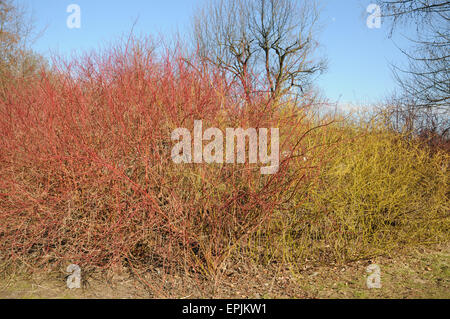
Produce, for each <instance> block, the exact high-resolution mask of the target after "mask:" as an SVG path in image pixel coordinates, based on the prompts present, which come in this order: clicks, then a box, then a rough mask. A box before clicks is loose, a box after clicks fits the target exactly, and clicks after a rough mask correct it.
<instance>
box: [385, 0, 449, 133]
mask: <svg viewBox="0 0 450 319" xmlns="http://www.w3.org/2000/svg"><path fill="white" fill-rule="evenodd" d="M379 4H380V5H381V7H382V12H383V13H384V14H383V16H384V17H386V18H389V19H391V21H392V28H391V35H392V33H393V32H395V31H396V30H397V29H398V28H399V27H401V26H402V25H415V26H416V35H415V38H413V39H410V40H411V42H412V44H413V46H412V47H413V49H412V50H409V51H407V50H402V52H403V53H404V54H405V55H406V56H407V57H408V60H409V65H408V67H407V68H401V67H399V66H395V67H394V75H395V77H396V79H397V82H398V83H399V84H400V87H401V88H402V93H403V96H402V97H401V99H402V101H400V100H399V99H397V102H396V104H397V106H398V108H399V109H398V110H397V111H398V112H406V113H408V114H409V115H408V114H403V115H402V116H403V117H410V118H415V119H416V120H415V121H410V122H411V123H412V124H415V125H413V126H416V128H419V129H421V128H426V129H428V130H430V129H431V130H440V131H441V132H440V133H441V134H447V133H448V130H449V121H448V118H449V117H450V113H449V112H450V108H449V106H450V75H449V74H450V73H449V57H450V1H445V0H379Z"/></svg>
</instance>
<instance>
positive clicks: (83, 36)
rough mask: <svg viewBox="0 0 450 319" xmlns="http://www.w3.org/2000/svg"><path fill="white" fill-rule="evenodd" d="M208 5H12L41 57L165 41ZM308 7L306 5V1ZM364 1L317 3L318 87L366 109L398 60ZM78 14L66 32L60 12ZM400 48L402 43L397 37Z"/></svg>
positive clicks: (170, 0) (385, 87)
mask: <svg viewBox="0 0 450 319" xmlns="http://www.w3.org/2000/svg"><path fill="white" fill-rule="evenodd" d="M205 1H208V0H128V1H111V0H109V1H107V0H90V1H88V0H69V1H67V0H57V1H56V0H18V2H22V3H24V4H26V5H27V6H28V7H29V8H30V9H32V12H33V15H34V17H35V21H36V24H37V27H38V28H44V27H46V30H45V33H44V34H43V36H41V37H40V38H39V39H38V40H37V41H36V43H35V44H34V45H33V47H34V49H35V50H36V51H38V52H40V53H42V54H44V55H46V56H49V55H50V54H51V53H60V54H70V53H71V52H73V51H74V50H90V49H95V48H98V47H99V46H101V45H102V44H104V43H107V42H111V41H114V40H115V39H117V38H118V37H119V36H121V35H123V34H126V33H127V32H129V31H130V29H131V26H132V25H133V22H134V21H135V20H136V19H137V18H138V23H137V25H136V27H135V32H136V33H137V34H152V35H155V36H158V35H160V34H163V35H165V34H167V35H168V36H170V35H171V34H172V33H173V32H175V31H180V32H181V33H183V32H185V31H187V30H188V27H189V25H190V21H191V17H192V15H193V13H194V12H195V9H196V8H198V7H199V6H200V5H201V4H202V3H205ZM307 1H311V0H307ZM371 2H372V1H370V0H323V1H322V4H321V6H322V9H323V10H322V15H321V20H322V22H321V23H322V25H323V27H322V29H321V30H322V31H321V33H320V38H319V41H320V43H321V49H320V50H321V52H323V53H325V54H326V56H327V57H328V60H329V70H328V72H327V73H326V74H324V75H323V76H322V77H321V78H319V81H318V85H319V87H320V88H321V89H322V91H323V92H324V94H325V95H326V96H327V97H329V98H330V99H332V100H334V101H336V100H339V101H340V103H343V104H345V103H353V104H358V103H364V104H367V103H372V102H376V101H377V100H379V99H381V98H383V97H384V96H386V94H388V93H389V92H391V91H392V89H393V88H394V87H395V82H394V80H393V78H392V75H391V72H390V68H389V63H390V62H402V61H404V60H405V59H404V57H403V56H402V55H401V53H400V52H399V50H398V49H397V48H396V46H395V45H394V42H393V41H392V40H391V39H388V36H387V35H388V25H387V24H386V23H383V22H382V25H381V28H380V29H369V28H368V27H367V25H366V19H367V16H368V15H369V13H366V7H367V5H368V4H369V3H371ZM70 4H78V5H79V6H80V8H81V28H80V29H69V28H67V26H66V20H67V17H68V16H69V13H67V12H66V8H67V6H68V5H70ZM394 40H395V43H397V44H400V45H401V46H404V45H406V41H405V40H403V39H402V38H400V37H397V38H396V39H394Z"/></svg>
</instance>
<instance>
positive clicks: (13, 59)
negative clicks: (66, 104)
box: [0, 0, 44, 84]
mask: <svg viewBox="0 0 450 319" xmlns="http://www.w3.org/2000/svg"><path fill="white" fill-rule="evenodd" d="M33 30H34V25H33V21H32V19H31V17H30V16H28V15H27V11H26V8H25V7H21V6H19V5H17V4H16V2H15V1H13V0H0V81H6V80H8V78H11V76H17V75H22V76H23V75H28V74H32V73H34V72H35V71H36V69H37V68H38V67H40V66H42V65H43V64H44V61H43V59H42V57H40V56H39V55H37V54H35V53H33V52H32V51H31V50H30V49H29V48H28V45H29V43H30V42H31V41H32V39H33V38H35V37H36V36H37V35H36V34H33ZM0 84H1V83H0Z"/></svg>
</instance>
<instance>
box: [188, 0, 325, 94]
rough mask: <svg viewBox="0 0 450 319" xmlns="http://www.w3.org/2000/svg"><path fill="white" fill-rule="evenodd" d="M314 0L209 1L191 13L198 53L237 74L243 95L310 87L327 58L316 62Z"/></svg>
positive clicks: (301, 89) (281, 92)
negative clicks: (197, 11) (264, 90)
mask: <svg viewBox="0 0 450 319" xmlns="http://www.w3.org/2000/svg"><path fill="white" fill-rule="evenodd" d="M317 22H318V12H317V9H316V7H315V4H314V1H294V0H213V1H212V2H210V3H209V4H208V5H207V6H206V7H205V8H204V9H203V10H201V11H200V12H199V13H198V14H197V15H196V16H195V17H194V39H195V43H196V45H197V49H198V50H199V51H200V54H201V56H202V57H204V58H205V59H207V60H208V61H210V62H212V63H214V64H216V65H218V66H219V67H221V68H223V69H224V70H226V72H228V73H229V74H231V76H232V77H233V78H234V79H238V80H239V81H240V83H241V84H242V87H243V88H244V91H245V95H246V98H247V99H249V98H250V96H251V94H252V92H255V91H258V90H261V89H264V88H268V91H269V92H270V94H271V97H272V98H274V99H278V98H279V97H281V96H284V95H285V94H287V93H289V92H293V91H294V90H295V89H296V88H297V89H299V91H300V92H304V91H305V90H307V89H308V86H309V85H310V83H311V79H312V78H313V76H314V75H317V74H320V73H321V72H322V71H323V70H324V69H325V66H326V65H325V61H324V60H323V59H319V60H318V61H314V57H313V53H314V51H315V49H316V47H317V42H316V41H315V32H316V30H317Z"/></svg>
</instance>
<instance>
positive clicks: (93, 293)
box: [0, 245, 450, 299]
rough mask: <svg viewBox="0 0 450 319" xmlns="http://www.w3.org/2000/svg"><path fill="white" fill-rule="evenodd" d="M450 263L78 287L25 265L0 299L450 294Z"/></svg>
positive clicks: (448, 255) (236, 272)
mask: <svg viewBox="0 0 450 319" xmlns="http://www.w3.org/2000/svg"><path fill="white" fill-rule="evenodd" d="M369 264H377V265H379V266H380V268H381V285H382V287H381V288H379V289H368V288H367V284H366V279H367V276H368V273H367V272H366V268H367V266H368V265H369ZM449 266H450V245H439V246H434V247H432V248H430V247H427V248H424V247H419V248H414V249H409V250H408V251H406V252H403V253H402V254H398V255H396V256H390V257H387V256H384V257H377V258H374V259H373V260H364V261H356V262H351V263H347V264H344V265H334V266H332V265H329V266H321V267H317V266H315V267H314V266H308V265H304V266H303V267H302V270H301V271H300V272H299V274H298V275H294V274H293V272H292V271H291V270H290V269H288V268H285V267H283V268H282V267H277V266H276V265H273V266H271V267H270V268H267V267H266V268H262V267H261V266H254V267H248V266H245V265H243V264H242V265H234V266H233V267H229V268H227V270H225V271H224V273H223V275H222V276H221V277H220V278H217V279H216V280H208V281H206V280H203V281H201V280H195V279H193V278H187V277H183V278H182V277H175V276H172V277H169V276H165V277H162V275H160V274H158V273H160V271H159V270H158V269H156V270H155V271H154V272H152V273H147V274H139V275H136V274H134V275H133V274H132V273H128V272H126V271H114V272H108V273H102V274H89V276H88V275H86V276H85V280H84V285H83V287H82V288H81V289H73V290H70V289H68V288H67V286H66V282H65V276H66V274H64V273H63V272H61V273H56V272H54V271H53V272H50V273H47V274H42V273H39V274H35V275H29V274H27V273H26V271H24V270H21V271H20V272H17V273H16V274H14V275H8V276H3V277H2V278H1V279H0V298H154V297H157V298H256V299H259V298H450V268H449ZM151 283H153V284H151ZM158 283H163V284H161V285H158ZM157 286H159V287H160V288H159V289H157V288H155V287H157ZM149 287H152V288H154V289H150V288H149Z"/></svg>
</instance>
